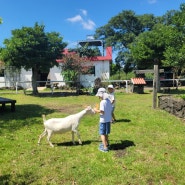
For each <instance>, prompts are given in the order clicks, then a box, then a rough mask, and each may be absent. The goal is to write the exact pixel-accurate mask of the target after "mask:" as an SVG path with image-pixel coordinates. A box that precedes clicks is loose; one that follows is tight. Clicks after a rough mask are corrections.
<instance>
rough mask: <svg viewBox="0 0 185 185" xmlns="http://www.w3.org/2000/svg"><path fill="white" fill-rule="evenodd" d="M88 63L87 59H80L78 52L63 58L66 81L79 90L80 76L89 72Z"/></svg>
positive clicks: (63, 72)
mask: <svg viewBox="0 0 185 185" xmlns="http://www.w3.org/2000/svg"><path fill="white" fill-rule="evenodd" d="M87 61H88V58H87V57H80V55H79V53H76V52H69V53H68V54H66V55H65V56H63V58H62V75H63V76H64V79H65V80H66V81H72V82H73V83H71V86H75V87H77V90H78V87H79V81H80V79H79V77H80V74H82V73H86V72H87V71H88V70H89V66H88V65H85V63H86V62H87Z"/></svg>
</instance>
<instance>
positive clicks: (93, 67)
mask: <svg viewBox="0 0 185 185" xmlns="http://www.w3.org/2000/svg"><path fill="white" fill-rule="evenodd" d="M83 75H95V66H90V67H89V68H88V70H87V71H86V72H83Z"/></svg>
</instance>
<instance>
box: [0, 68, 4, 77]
mask: <svg viewBox="0 0 185 185" xmlns="http://www.w3.org/2000/svg"><path fill="white" fill-rule="evenodd" d="M0 77H4V69H0Z"/></svg>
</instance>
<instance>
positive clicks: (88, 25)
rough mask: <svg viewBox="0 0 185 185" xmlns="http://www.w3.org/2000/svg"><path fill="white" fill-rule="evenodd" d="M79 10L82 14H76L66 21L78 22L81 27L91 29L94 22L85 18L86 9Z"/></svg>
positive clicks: (93, 26)
mask: <svg viewBox="0 0 185 185" xmlns="http://www.w3.org/2000/svg"><path fill="white" fill-rule="evenodd" d="M80 12H81V14H82V15H76V16H74V17H71V18H67V21H69V22H72V23H77V22H79V23H80V25H82V27H83V29H86V30H93V29H94V28H95V26H96V24H95V23H94V22H93V21H92V20H90V19H87V11H86V10H83V9H80Z"/></svg>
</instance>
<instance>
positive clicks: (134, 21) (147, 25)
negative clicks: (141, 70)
mask: <svg viewBox="0 0 185 185" xmlns="http://www.w3.org/2000/svg"><path fill="white" fill-rule="evenodd" d="M158 21H159V20H158V19H157V18H156V17H155V16H154V15H153V14H144V15H139V16H138V15H136V14H135V13H134V12H133V11H131V10H127V11H122V12H121V13H119V14H118V15H116V16H115V17H112V18H111V19H110V21H109V22H108V23H107V24H106V25H105V26H102V27H100V28H98V29H97V30H96V33H95V37H96V38H100V39H102V40H104V41H105V44H106V46H112V47H113V51H116V53H117V56H116V59H115V63H116V64H117V65H119V66H120V67H123V68H124V71H125V72H126V73H128V72H129V71H130V70H132V69H133V67H134V61H133V58H132V55H130V54H129V53H130V51H129V44H131V43H133V42H134V41H135V39H136V37H137V36H138V35H139V34H140V33H142V32H145V31H150V30H152V29H153V26H154V25H155V24H156V23H157V22H158Z"/></svg>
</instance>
